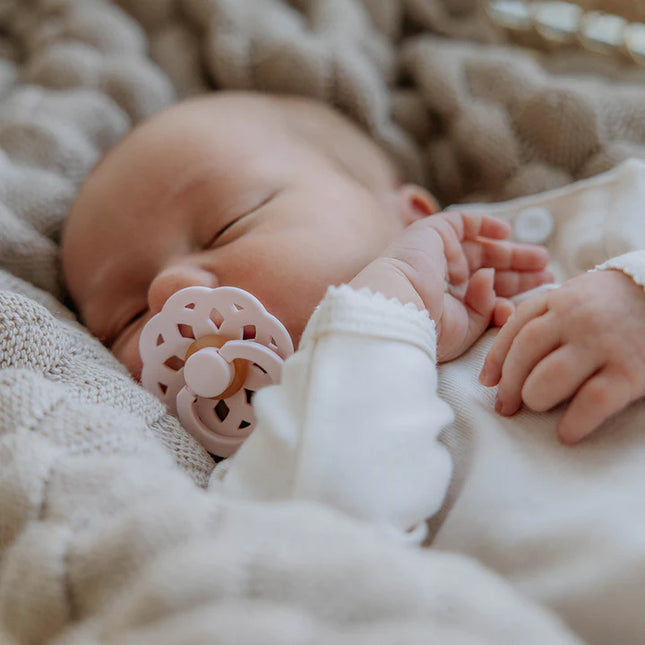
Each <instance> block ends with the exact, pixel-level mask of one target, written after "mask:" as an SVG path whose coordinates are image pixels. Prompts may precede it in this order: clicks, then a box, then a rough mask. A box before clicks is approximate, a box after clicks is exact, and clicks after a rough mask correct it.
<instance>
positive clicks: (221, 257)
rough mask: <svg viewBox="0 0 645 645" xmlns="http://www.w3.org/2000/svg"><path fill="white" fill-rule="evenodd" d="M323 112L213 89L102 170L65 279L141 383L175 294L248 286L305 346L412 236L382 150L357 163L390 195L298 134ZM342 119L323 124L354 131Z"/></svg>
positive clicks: (86, 195)
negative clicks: (311, 327) (346, 289)
mask: <svg viewBox="0 0 645 645" xmlns="http://www.w3.org/2000/svg"><path fill="white" fill-rule="evenodd" d="M321 109H322V108H319V107H315V106H311V105H309V104H307V103H305V104H302V102H300V103H297V104H296V106H295V107H293V106H292V107H288V102H287V105H286V106H283V105H280V106H278V105H277V104H276V105H274V104H273V103H272V102H271V101H270V100H267V99H262V100H260V99H257V98H253V96H252V95H226V94H223V95H217V94H216V95H214V96H212V97H209V98H206V99H201V100H198V101H192V102H189V103H185V104H182V105H180V106H175V107H174V108H171V109H170V110H167V111H166V112H164V113H162V114H160V115H157V116H156V117H154V118H153V119H152V120H150V121H149V122H147V123H146V124H144V125H143V126H142V127H140V128H138V129H137V130H135V131H134V132H133V133H132V134H131V135H130V136H129V137H128V138H127V139H126V140H124V141H123V142H122V143H121V144H119V145H118V146H117V148H116V149H115V150H114V151H112V153H110V154H109V155H108V156H107V157H106V158H105V159H104V161H103V162H101V164H100V165H99V166H98V167H97V169H96V170H95V171H94V172H93V173H92V175H91V176H90V178H89V180H88V181H87V182H86V184H85V185H84V186H83V188H82V189H81V192H80V193H79V197H78V199H77V201H76V203H75V204H74V207H73V209H72V212H71V213H70V216H69V218H68V222H67V224H66V228H65V232H64V237H63V246H62V263H63V274H64V279H65V280H66V283H67V287H68V289H69V292H70V295H71V297H72V299H73V300H74V302H75V303H76V305H77V307H78V310H79V313H80V316H81V319H82V320H83V322H84V323H85V324H86V325H87V327H88V328H89V329H90V330H91V331H92V332H93V333H94V334H95V335H96V336H97V337H98V338H100V339H101V340H102V341H103V342H105V343H106V344H107V345H108V346H109V347H110V348H111V350H112V351H113V353H114V354H115V355H116V356H117V358H118V359H119V360H121V361H122V362H123V363H124V364H125V365H126V366H127V367H128V368H129V369H130V371H131V372H132V373H133V374H134V375H135V376H138V374H139V373H140V369H141V363H140V359H139V352H138V340H139V334H140V332H141V329H142V327H143V326H144V325H145V323H146V322H147V321H148V320H149V319H150V317H151V316H153V315H154V314H155V313H157V312H158V311H159V310H160V309H161V307H162V306H163V304H164V302H165V301H166V299H167V298H168V297H169V296H170V295H172V294H173V293H174V292H175V291H177V290H179V289H181V288H183V287H187V286H194V285H203V286H207V287H217V286H220V285H230V286H235V287H240V288H242V289H245V290H247V291H249V292H250V293H252V294H253V295H255V296H256V297H257V298H258V299H259V300H260V301H261V302H262V303H263V304H264V306H265V307H266V308H267V310H268V311H269V312H271V313H272V314H274V315H275V316H277V317H278V318H279V319H280V320H281V321H282V322H283V323H284V324H285V325H286V327H287V329H288V330H289V332H290V334H291V337H292V339H293V341H294V343H297V342H298V340H299V338H300V335H301V334H302V331H303V329H304V326H305V323H306V321H307V319H308V318H309V316H310V314H311V313H312V311H313V309H314V307H315V306H316V304H317V303H318V302H319V301H320V299H321V298H322V296H323V294H324V292H325V290H326V288H327V286H329V285H331V284H339V283H342V282H346V281H348V280H350V279H351V278H352V277H353V276H354V275H355V274H356V273H357V272H358V271H360V269H361V268H363V267H364V266H365V265H366V264H367V263H368V262H369V261H371V260H372V259H374V258H375V257H377V256H378V255H379V254H380V253H381V252H382V250H383V249H384V248H385V246H387V244H388V242H389V241H390V240H391V239H392V238H393V237H394V236H395V235H396V234H397V233H398V232H399V231H400V230H402V229H403V228H404V226H405V224H406V223H407V219H406V218H407V216H406V214H405V212H404V211H405V209H401V208H399V207H397V205H396V198H393V195H396V192H397V191H396V189H395V188H394V184H393V183H392V180H391V178H388V177H387V172H386V171H385V170H384V168H385V166H384V163H383V158H381V157H379V156H378V155H377V154H376V153H375V149H372V148H371V147H366V148H365V149H364V150H363V149H359V150H355V151H354V152H353V153H352V154H353V155H354V157H355V159H352V162H355V163H361V164H365V169H366V171H367V172H368V175H367V176H369V177H370V181H371V180H372V178H373V179H374V180H375V181H378V173H379V172H382V173H383V183H384V186H383V191H382V192H379V191H375V190H373V189H371V188H368V187H367V186H366V185H365V184H364V182H359V181H358V180H356V179H354V178H353V177H351V176H350V175H349V174H348V173H347V172H345V171H344V170H343V169H342V167H341V166H340V165H339V164H338V163H337V162H336V161H334V159H332V158H331V157H330V156H329V155H328V154H327V153H324V152H322V151H321V150H320V147H319V146H316V145H315V144H314V143H313V142H312V141H311V140H310V139H309V138H307V137H303V136H302V133H301V132H300V131H299V130H298V128H297V127H294V124H295V123H301V124H304V127H306V124H307V118H310V119H318V118H320V116H321ZM294 110H295V111H294ZM308 111H310V114H309V116H308ZM334 118H335V119H337V117H334ZM303 119H304V120H303ZM313 123H314V122H313V121H311V124H313ZM337 125H338V124H337V122H336V121H335V120H333V119H332V120H331V121H330V123H329V124H325V125H324V127H322V126H319V125H318V124H316V125H315V130H316V132H318V135H320V136H329V137H334V136H337V137H343V136H346V134H347V133H346V132H345V131H344V130H342V129H341V130H340V131H339V130H337V127H336V126H337ZM321 127H322V129H321ZM344 127H347V124H345V125H344ZM318 135H317V136H318ZM341 144H342V141H339V145H341ZM359 148H360V146H359ZM369 164H371V165H372V166H373V167H372V166H370V165H369ZM369 173H373V176H372V175H369ZM388 182H389V184H390V185H388Z"/></svg>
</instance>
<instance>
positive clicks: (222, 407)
mask: <svg viewBox="0 0 645 645" xmlns="http://www.w3.org/2000/svg"><path fill="white" fill-rule="evenodd" d="M213 410H215V414H216V415H217V418H218V419H219V420H220V421H224V419H226V417H227V416H228V413H229V412H230V409H229V407H228V405H226V402H225V401H223V400H220V401H218V402H217V405H216V406H215V407H214V408H213Z"/></svg>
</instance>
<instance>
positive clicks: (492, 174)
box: [0, 0, 645, 645]
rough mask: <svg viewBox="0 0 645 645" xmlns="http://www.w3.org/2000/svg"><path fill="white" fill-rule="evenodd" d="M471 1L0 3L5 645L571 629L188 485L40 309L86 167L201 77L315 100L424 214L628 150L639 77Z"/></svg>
mask: <svg viewBox="0 0 645 645" xmlns="http://www.w3.org/2000/svg"><path fill="white" fill-rule="evenodd" d="M482 5H483V3H480V2H475V1H474V0H459V1H455V0H325V1H324V2H322V1H319V0H121V1H120V2H108V0H5V1H4V2H3V3H2V6H1V7H0V368H1V369H0V464H1V467H0V553H1V560H0V636H2V638H3V642H4V640H6V641H7V642H12V641H14V642H17V643H42V642H46V641H52V642H54V641H55V642H57V643H84V644H86V643H100V642H112V643H114V642H118V643H135V642H136V643H158V644H162V643H176V642H190V643H197V642H213V639H215V638H217V641H218V642H221V643H233V642H236V643H239V642H243V643H253V642H261V643H263V644H265V645H269V644H270V643H281V644H286V643H329V642H334V643H339V644H342V643H373V642H375V641H378V642H391V641H394V640H396V641H397V642H405V643H416V642H419V643H425V642H427V640H428V638H429V637H430V638H432V639H433V640H436V641H438V642H443V643H449V642H459V643H463V642H472V643H497V644H498V643H517V642H523V643H531V642H535V643H545V642H548V643H565V642H574V641H573V640H572V639H571V638H570V637H569V636H568V634H567V632H566V631H565V630H564V629H563V628H562V627H561V626H560V624H559V623H558V622H557V621H556V620H555V619H553V618H551V617H549V616H548V615H547V614H545V613H543V612H542V611H541V610H539V609H538V608H537V607H535V606H534V605H532V604H531V603H529V602H528V601H526V600H525V599H523V598H522V597H520V596H519V595H517V594H515V592H513V591H512V590H511V589H510V587H508V586H506V585H505V584H504V583H502V582H501V581H500V580H499V579H497V578H495V577H494V576H492V575H491V574H490V573H488V572H486V571H485V570H484V569H483V568H481V567H478V566H477V565H475V564H474V563H472V562H470V561H468V560H465V559H460V558H456V557H452V556H449V555H446V554H438V553H432V552H427V553H424V554H418V553H413V552H406V551H403V550H399V549H395V548H394V547H391V546H388V545H387V544H385V543H383V542H382V541H381V540H380V539H377V538H375V537H374V536H372V534H371V533H370V531H369V530H368V529H366V528H365V527H362V526H360V525H359V524H357V523H353V522H351V521H349V520H347V519H343V518H341V517H340V516H338V515H335V514H333V513H332V512H331V511H324V510H322V509H320V508H317V507H315V506H309V505H306V504H304V503H301V504H296V503H290V504H285V505H284V506H271V507H268V508H267V507H263V506H260V505H253V504H248V505H241V504H239V503H235V504H234V505H233V504H230V503H229V502H227V501H226V499H224V498H223V497H221V496H220V495H219V494H218V493H217V491H208V492H206V491H204V490H202V488H201V487H203V486H205V485H206V482H207V481H208V478H209V475H210V473H211V471H212V468H213V464H212V461H211V459H210V457H209V456H208V455H207V454H206V453H205V452H204V451H203V450H202V449H201V448H200V447H199V446H198V445H197V444H196V443H195V442H194V441H193V440H192V439H191V437H189V436H188V435H187V434H186V433H185V432H184V431H183V430H182V429H181V428H180V426H179V424H178V423H177V422H176V421H175V420H174V419H172V418H171V417H169V416H168V415H167V414H165V413H164V410H163V408H162V406H161V405H160V404H159V403H158V402H157V401H156V400H155V399H153V398H152V397H151V396H150V395H148V394H147V393H145V392H144V391H143V390H142V389H141V388H139V387H138V386H137V385H136V384H135V383H134V382H133V381H132V380H131V379H130V378H129V376H128V375H127V374H126V372H125V370H124V369H123V368H122V367H121V366H120V365H118V364H117V362H116V361H115V360H114V359H113V358H112V357H111V356H110V354H109V353H108V352H107V350H105V349H104V348H103V347H102V346H101V345H100V344H99V343H98V342H97V341H96V340H95V339H93V338H92V337H91V336H90V335H89V334H88V333H87V332H86V331H85V330H84V329H83V328H82V327H81V326H80V325H78V324H77V323H76V322H75V320H74V317H73V315H72V314H71V313H70V312H69V311H68V309H67V308H66V307H65V306H64V305H63V304H62V303H63V299H64V290H63V288H62V286H61V283H60V280H59V273H58V258H57V253H58V242H59V238H60V231H61V226H62V223H63V220H64V218H65V215H66V213H67V211H68V209H69V207H70V204H71V201H72V200H73V198H74V195H75V193H76V191H77V189H78V186H79V184H80V183H81V182H82V180H83V178H84V177H85V176H86V175H87V173H88V171H89V170H90V169H91V167H92V166H93V165H94V164H95V163H96V162H97V160H98V159H99V158H100V157H101V156H102V154H103V153H104V152H105V151H106V150H108V149H109V148H110V147H111V146H112V145H114V143H115V142H116V141H117V140H118V139H119V138H120V137H121V136H123V135H124V134H125V133H126V132H127V131H128V130H129V129H130V128H131V127H132V126H133V125H135V124H136V123H137V122H139V121H140V120H141V119H143V118H145V117H146V116H148V115H150V114H152V113H154V112H156V111H158V110H159V109H161V108H163V107H164V106H166V105H168V104H170V103H172V102H174V101H176V100H178V99H180V98H182V97H187V96H191V95H195V94H200V93H203V92H205V91H209V90H213V89H215V90H219V89H230V88H245V89H255V90H260V91H264V92H291V93H297V94H302V95H307V96H311V97H316V98H319V99H321V100H323V101H325V102H327V103H329V104H332V105H334V106H336V107H338V108H339V109H341V110H342V111H344V112H345V113H347V114H348V115H349V116H350V117H351V118H353V119H354V120H355V121H356V122H357V123H358V124H359V125H360V126H361V127H362V128H364V129H365V130H366V131H367V132H368V133H370V134H371V135H372V136H373V137H374V138H375V139H376V140H378V141H379V142H381V144H382V145H383V146H385V147H386V148H387V149H388V150H389V151H390V152H391V153H392V155H393V157H394V158H395V159H396V160H397V162H398V163H399V164H400V166H401V169H402V171H403V173H404V174H405V175H406V176H407V177H408V178H410V179H413V180H416V181H420V182H422V183H424V184H426V185H427V186H428V187H429V188H430V189H431V190H433V191H434V192H435V193H436V194H437V196H438V197H439V199H440V200H442V201H443V202H444V203H448V202H458V201H470V200H475V199H476V200H479V201H487V200H500V199H510V198H513V197H517V196H520V195H525V194H528V193H533V192H536V191H539V190H544V189H549V188H555V187H558V186H562V185H565V184H567V183H569V182H571V181H572V180H574V179H579V178H583V177H588V176H590V175H593V174H595V173H598V172H601V171H603V170H607V169H609V168H610V167H612V166H614V165H615V164H617V163H618V162H620V161H622V160H624V159H625V158H627V157H628V156H639V157H645V86H643V84H642V76H640V75H639V73H638V72H637V71H635V70H634V69H633V68H632V69H620V68H619V67H617V66H616V67H613V66H611V65H604V67H603V70H604V72H606V76H605V77H604V78H603V77H594V76H591V75H589V74H587V72H591V71H594V70H596V69H598V61H597V60H595V59H591V58H582V59H581V57H580V56H579V55H569V54H566V53H565V54H560V55H557V56H556V55H552V56H548V57H546V58H537V57H536V56H533V55H532V54H530V53H528V52H526V51H521V50H518V49H512V48H510V47H508V46H506V45H504V44H503V36H502V34H501V33H500V32H498V31H497V30H496V29H495V28H493V27H492V26H491V25H490V24H489V23H488V22H487V20H486V16H485V13H484V11H483V9H482ZM570 72H571V73H574V74H575V76H570V75H568V74H569V73H570ZM580 72H582V73H580ZM610 77H611V80H610ZM268 536H269V537H268ZM348 581H350V582H351V584H348ZM501 606H505V609H504V610H503V611H500V607H501Z"/></svg>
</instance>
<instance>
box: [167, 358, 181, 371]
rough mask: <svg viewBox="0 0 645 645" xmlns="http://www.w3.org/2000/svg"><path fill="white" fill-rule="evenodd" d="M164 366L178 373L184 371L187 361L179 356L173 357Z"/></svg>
mask: <svg viewBox="0 0 645 645" xmlns="http://www.w3.org/2000/svg"><path fill="white" fill-rule="evenodd" d="M163 364H164V365H165V366H166V367H168V368H169V369H171V370H172V371H173V372H178V371H179V370H180V369H183V367H184V364H185V361H184V360H183V359H182V358H179V356H171V357H170V358H168V359H166V360H165V361H164V362H163Z"/></svg>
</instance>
